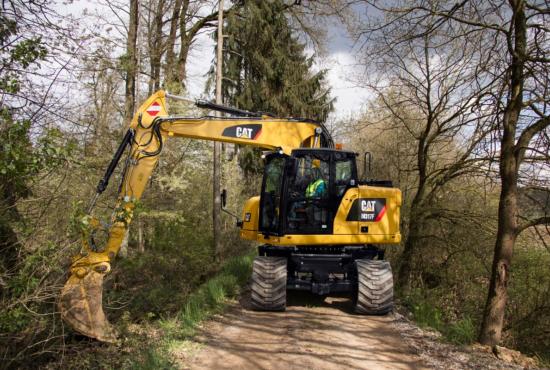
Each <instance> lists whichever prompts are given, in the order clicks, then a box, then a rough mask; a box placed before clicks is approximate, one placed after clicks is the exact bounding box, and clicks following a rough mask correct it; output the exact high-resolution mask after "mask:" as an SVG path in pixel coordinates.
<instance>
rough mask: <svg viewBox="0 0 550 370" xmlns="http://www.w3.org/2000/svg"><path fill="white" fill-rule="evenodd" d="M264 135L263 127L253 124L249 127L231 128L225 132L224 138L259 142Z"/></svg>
mask: <svg viewBox="0 0 550 370" xmlns="http://www.w3.org/2000/svg"><path fill="white" fill-rule="evenodd" d="M261 133H262V125H260V124H257V123H251V124H248V125H239V126H229V127H226V128H225V129H224V130H223V133H222V136H225V137H234V138H237V139H246V140H257V139H258V137H260V135H261Z"/></svg>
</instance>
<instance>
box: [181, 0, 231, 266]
mask: <svg viewBox="0 0 550 370" xmlns="http://www.w3.org/2000/svg"><path fill="white" fill-rule="evenodd" d="M182 49H183V45H182ZM222 63H223V0H220V2H219V8H218V44H217V55H216V104H222V103H223V101H222V77H223V75H222V72H223V68H222ZM216 115H217V116H219V117H221V113H220V112H217V113H216ZM220 182H221V143H219V142H217V141H215V142H214V173H213V189H214V194H213V198H214V199H213V200H214V202H213V203H214V209H213V212H212V226H213V229H214V256H215V259H216V261H219V259H220V256H221V240H220V235H221V232H220V231H221V230H220V229H221V204H222V201H221V196H220V192H221V186H220Z"/></svg>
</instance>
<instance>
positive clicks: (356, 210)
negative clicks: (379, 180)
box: [346, 198, 386, 222]
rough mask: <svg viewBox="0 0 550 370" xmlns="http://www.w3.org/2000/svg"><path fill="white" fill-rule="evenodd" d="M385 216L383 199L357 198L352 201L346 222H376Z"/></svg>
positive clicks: (384, 200)
mask: <svg viewBox="0 0 550 370" xmlns="http://www.w3.org/2000/svg"><path fill="white" fill-rule="evenodd" d="M385 214H386V199H385V198H359V199H355V200H354V201H353V204H352V205H351V209H350V211H349V213H348V216H347V218H346V220H347V221H362V222H378V221H380V220H382V218H383V217H384V215H385Z"/></svg>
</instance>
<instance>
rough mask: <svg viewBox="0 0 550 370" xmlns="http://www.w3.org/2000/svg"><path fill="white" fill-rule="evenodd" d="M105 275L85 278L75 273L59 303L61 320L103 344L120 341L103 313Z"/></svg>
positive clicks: (95, 273)
mask: <svg viewBox="0 0 550 370" xmlns="http://www.w3.org/2000/svg"><path fill="white" fill-rule="evenodd" d="M103 276H104V273H100V272H96V271H94V270H93V269H90V271H89V272H88V273H87V274H85V275H84V276H83V277H82V278H81V277H79V276H78V274H76V273H73V274H71V277H70V278H69V280H68V281H67V282H66V283H65V286H64V287H63V290H62V292H61V297H60V300H59V309H60V311H61V317H62V318H63V320H64V321H65V322H66V323H67V324H69V325H70V326H71V327H72V328H73V329H74V330H76V331H77V332H79V333H81V334H83V335H86V336H88V337H91V338H95V339H97V340H100V341H102V342H109V343H114V342H116V341H117V338H116V334H115V331H114V329H113V327H112V326H111V324H110V323H109V322H108V321H107V318H106V317H105V313H104V312H103V307H102V300H103Z"/></svg>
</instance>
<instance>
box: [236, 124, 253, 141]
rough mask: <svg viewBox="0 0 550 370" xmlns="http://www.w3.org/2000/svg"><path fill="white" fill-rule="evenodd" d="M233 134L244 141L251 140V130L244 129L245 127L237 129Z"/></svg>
mask: <svg viewBox="0 0 550 370" xmlns="http://www.w3.org/2000/svg"><path fill="white" fill-rule="evenodd" d="M235 134H236V135H237V137H241V138H244V139H252V129H251V128H246V127H237V129H236V130H235Z"/></svg>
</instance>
